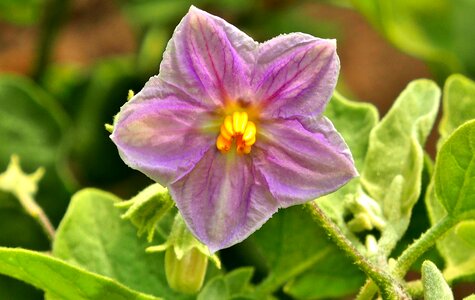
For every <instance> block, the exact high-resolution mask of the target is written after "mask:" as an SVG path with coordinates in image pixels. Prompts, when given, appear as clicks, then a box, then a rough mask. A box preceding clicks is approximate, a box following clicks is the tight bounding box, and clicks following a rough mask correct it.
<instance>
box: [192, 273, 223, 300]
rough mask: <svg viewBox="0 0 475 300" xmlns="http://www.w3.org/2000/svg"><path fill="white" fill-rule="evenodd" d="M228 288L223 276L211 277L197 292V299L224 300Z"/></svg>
mask: <svg viewBox="0 0 475 300" xmlns="http://www.w3.org/2000/svg"><path fill="white" fill-rule="evenodd" d="M228 296H229V290H228V287H227V285H226V281H225V280H224V278H223V277H220V276H219V277H215V278H214V279H212V280H211V281H210V282H209V283H208V284H207V285H206V286H205V287H204V288H203V290H202V291H201V293H199V295H198V297H197V298H196V299H197V300H226V299H228Z"/></svg>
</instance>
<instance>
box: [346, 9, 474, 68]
mask: <svg viewBox="0 0 475 300" xmlns="http://www.w3.org/2000/svg"><path fill="white" fill-rule="evenodd" d="M352 2H353V4H354V5H355V6H356V7H357V8H358V9H359V10H360V11H361V12H362V13H363V14H364V15H365V16H366V17H367V18H368V19H369V20H370V21H371V22H372V24H373V25H374V26H376V27H377V28H378V29H379V30H380V31H381V32H382V33H383V34H384V35H385V36H386V37H387V38H388V39H389V41H391V42H392V43H394V44H395V45H396V46H397V47H399V48H400V49H402V50H404V51H406V52H408V53H410V54H412V55H415V56H417V57H419V58H421V59H424V60H426V61H427V62H429V63H431V64H432V65H433V67H434V70H435V71H438V72H439V75H441V77H443V76H447V75H449V74H450V73H452V72H468V73H469V74H471V75H474V74H475V56H474V55H473V53H474V52H475V44H474V43H473V42H472V40H471V38H470V37H472V36H474V34H475V18H472V16H473V14H474V12H475V2H474V1H472V0H438V1H431V0H419V1H412V0H392V1H379V0H352Z"/></svg>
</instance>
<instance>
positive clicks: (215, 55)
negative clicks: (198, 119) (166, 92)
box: [159, 6, 257, 107]
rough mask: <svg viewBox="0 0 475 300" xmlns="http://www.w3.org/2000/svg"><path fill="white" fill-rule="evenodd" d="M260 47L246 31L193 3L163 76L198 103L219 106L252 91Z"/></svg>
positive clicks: (167, 57)
mask: <svg viewBox="0 0 475 300" xmlns="http://www.w3.org/2000/svg"><path fill="white" fill-rule="evenodd" d="M256 49H257V43H256V42H254V40H253V39H252V38H250V37H249V36H247V35H246V34H245V33H243V32H242V31H240V30H239V29H237V28H236V27H234V26H232V25H231V24H229V23H227V22H226V21H224V20H223V19H221V18H218V17H216V16H213V15H210V14H208V13H206V12H204V11H202V10H199V9H197V8H196V7H193V6H192V7H191V8H190V11H189V12H188V14H187V15H186V16H185V17H184V18H183V20H182V21H181V22H180V24H179V25H178V27H177V28H176V29H175V32H174V34H173V37H172V39H171V40H170V42H169V43H168V45H167V48H166V50H165V53H164V54H163V61H162V63H161V65H160V75H159V76H160V77H161V78H162V79H163V80H164V81H166V82H168V83H169V84H170V85H173V86H175V87H176V88H177V89H180V90H182V91H183V93H186V94H188V95H190V97H191V98H193V99H195V100H196V101H197V102H200V103H205V104H207V105H208V106H209V107H219V106H221V105H222V103H223V102H224V101H226V100H227V99H237V98H239V97H242V96H243V93H246V91H249V78H250V74H251V71H252V70H251V69H252V66H253V65H254V63H255V50H256Z"/></svg>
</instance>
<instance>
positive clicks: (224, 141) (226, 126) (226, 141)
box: [216, 111, 256, 154]
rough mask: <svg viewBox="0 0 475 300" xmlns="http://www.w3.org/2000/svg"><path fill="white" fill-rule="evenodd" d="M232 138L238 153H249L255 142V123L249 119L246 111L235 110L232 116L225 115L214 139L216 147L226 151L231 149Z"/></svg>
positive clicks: (223, 151)
mask: <svg viewBox="0 0 475 300" xmlns="http://www.w3.org/2000/svg"><path fill="white" fill-rule="evenodd" d="M233 140H234V141H235V142H236V151H237V153H239V154H248V153H250V152H251V146H252V145H253V144H254V143H255V142H256V124H254V123H253V122H251V121H249V117H248V115H247V113H246V112H239V111H236V112H234V113H233V114H232V116H231V115H229V116H226V118H225V119H224V122H223V124H222V125H221V128H220V133H219V136H218V138H217V139H216V147H217V148H218V150H219V151H221V152H222V153H226V152H228V151H229V150H231V146H232V144H233Z"/></svg>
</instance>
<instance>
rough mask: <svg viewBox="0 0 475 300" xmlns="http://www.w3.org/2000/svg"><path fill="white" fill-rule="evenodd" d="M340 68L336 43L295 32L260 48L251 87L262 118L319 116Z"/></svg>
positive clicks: (274, 39)
mask: <svg viewBox="0 0 475 300" xmlns="http://www.w3.org/2000/svg"><path fill="white" fill-rule="evenodd" d="M339 69H340V62H339V59H338V56H337V54H336V43H335V41H334V40H325V39H319V38H315V37H313V36H310V35H307V34H303V33H292V34H288V35H281V36H278V37H276V38H273V39H272V40H270V41H267V42H265V43H264V44H262V45H260V46H259V49H258V57H257V65H256V69H255V72H254V76H253V79H252V86H253V89H254V92H255V96H256V99H257V100H256V101H260V102H261V105H262V106H263V109H262V113H263V117H264V118H273V117H274V118H275V117H282V118H287V117H291V116H313V115H320V114H321V113H322V112H323V110H324V109H325V105H326V104H327V102H328V101H329V99H330V97H331V95H332V93H333V90H334V88H335V85H336V81H337V78H338V73H339Z"/></svg>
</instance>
